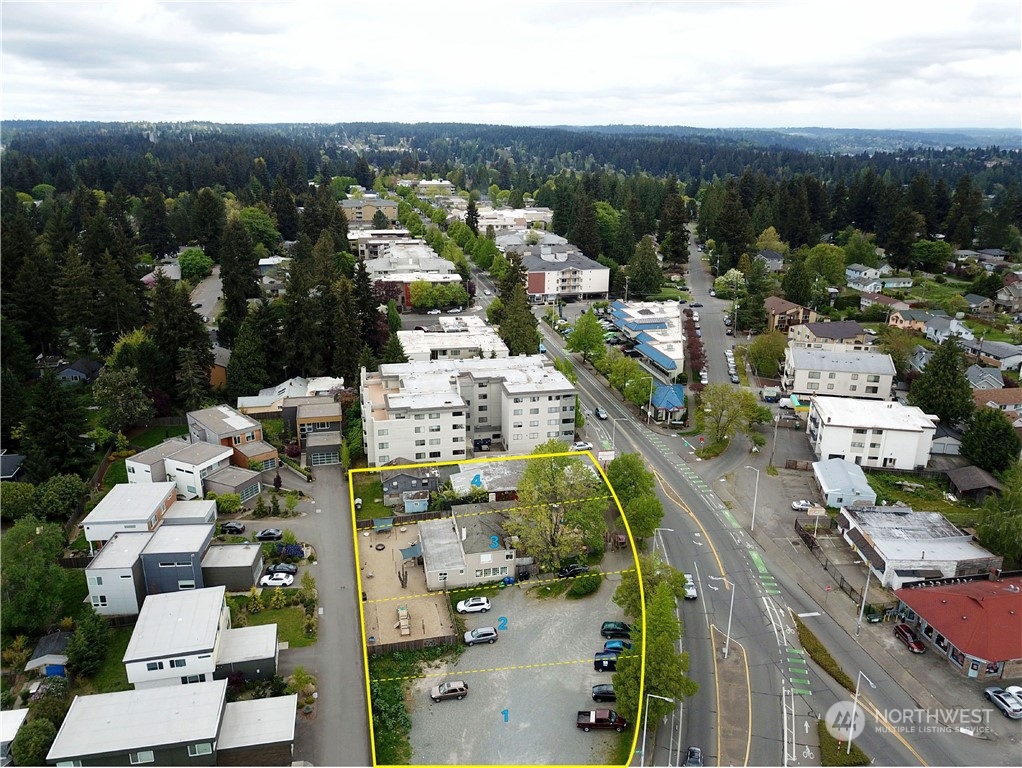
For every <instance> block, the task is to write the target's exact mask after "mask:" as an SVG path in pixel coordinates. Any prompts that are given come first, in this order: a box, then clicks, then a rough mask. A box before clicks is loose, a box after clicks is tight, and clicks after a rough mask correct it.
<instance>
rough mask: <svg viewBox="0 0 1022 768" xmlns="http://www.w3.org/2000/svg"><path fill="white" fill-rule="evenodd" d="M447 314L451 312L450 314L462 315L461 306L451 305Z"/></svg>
mask: <svg viewBox="0 0 1022 768" xmlns="http://www.w3.org/2000/svg"><path fill="white" fill-rule="evenodd" d="M447 314H449V315H460V314H461V307H451V308H450V309H449V310H447Z"/></svg>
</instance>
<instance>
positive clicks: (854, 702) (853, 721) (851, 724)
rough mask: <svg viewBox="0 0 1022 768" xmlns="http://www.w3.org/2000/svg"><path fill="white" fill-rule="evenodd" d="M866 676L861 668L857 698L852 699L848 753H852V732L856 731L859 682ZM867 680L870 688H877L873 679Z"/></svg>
mask: <svg viewBox="0 0 1022 768" xmlns="http://www.w3.org/2000/svg"><path fill="white" fill-rule="evenodd" d="M864 677H866V675H865V674H863V672H862V670H861V669H860V670H859V676H858V677H857V678H855V698H854V699H852V721H851V722H850V723H849V724H848V749H847V750H846V751H845V754H846V755H850V754H852V733H854V732H855V710H856V709H858V708H859V683H861V682H862V678H864ZM866 682H867V683H869V687H870V688H876V685H874V684H873V681H872V680H870V679H869V678H868V677H866Z"/></svg>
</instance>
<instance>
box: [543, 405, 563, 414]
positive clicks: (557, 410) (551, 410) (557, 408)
mask: <svg viewBox="0 0 1022 768" xmlns="http://www.w3.org/2000/svg"><path fill="white" fill-rule="evenodd" d="M546 412H547V413H560V412H561V408H560V406H557V405H555V406H553V407H551V408H547V409H546Z"/></svg>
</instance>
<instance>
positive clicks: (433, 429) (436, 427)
mask: <svg viewBox="0 0 1022 768" xmlns="http://www.w3.org/2000/svg"><path fill="white" fill-rule="evenodd" d="M429 431H430V432H439V431H440V425H439V424H430V425H429Z"/></svg>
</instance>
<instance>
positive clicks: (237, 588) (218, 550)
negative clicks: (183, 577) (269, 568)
mask: <svg viewBox="0 0 1022 768" xmlns="http://www.w3.org/2000/svg"><path fill="white" fill-rule="evenodd" d="M262 572H263V548H262V545H261V544H259V543H258V542H253V543H251V544H224V545H223V546H213V547H210V548H209V549H207V550H206V554H204V555H203V556H202V583H203V584H205V585H206V586H207V587H224V588H226V589H227V591H228V592H247V591H248V590H249V589H251V588H252V587H253V586H255V584H256V582H258V581H259V576H260V574H261V573H262Z"/></svg>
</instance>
